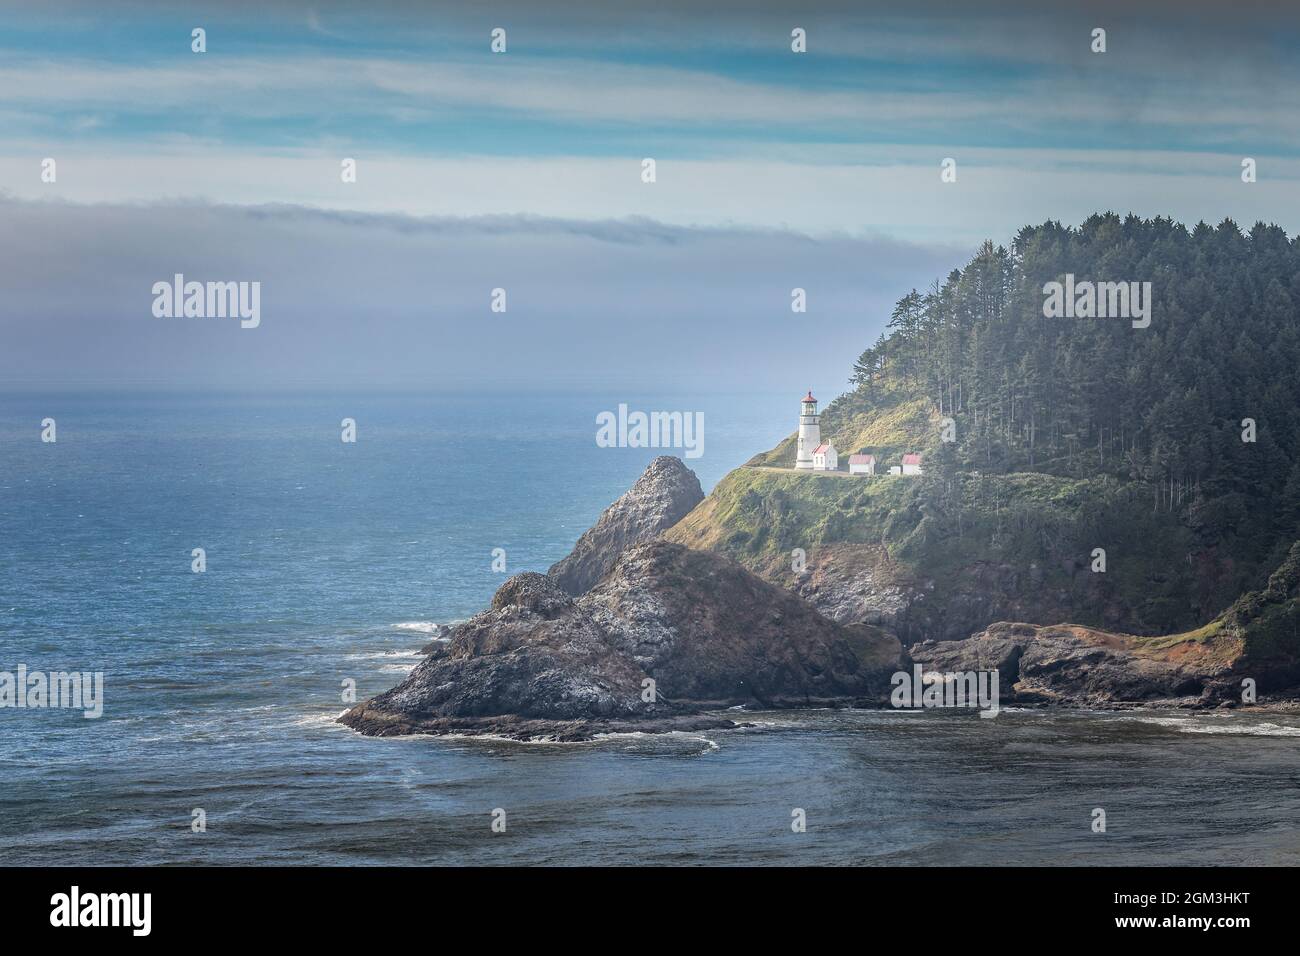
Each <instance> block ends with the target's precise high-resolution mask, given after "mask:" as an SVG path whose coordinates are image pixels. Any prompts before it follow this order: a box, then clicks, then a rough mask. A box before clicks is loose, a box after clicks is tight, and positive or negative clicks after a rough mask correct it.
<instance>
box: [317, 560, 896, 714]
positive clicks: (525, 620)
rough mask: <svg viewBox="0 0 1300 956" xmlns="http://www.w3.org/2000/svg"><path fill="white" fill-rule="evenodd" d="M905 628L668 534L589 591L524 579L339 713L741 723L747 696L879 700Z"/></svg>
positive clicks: (778, 701)
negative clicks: (403, 672)
mask: <svg viewBox="0 0 1300 956" xmlns="http://www.w3.org/2000/svg"><path fill="white" fill-rule="evenodd" d="M901 663H902V648H901V645H900V644H899V643H898V641H897V639H896V638H894V637H893V636H892V635H889V634H887V633H885V632H883V631H881V630H879V629H877V628H873V627H870V626H867V625H841V624H836V623H835V622H833V621H830V620H829V619H827V618H825V617H823V616H822V615H821V614H819V613H818V612H817V611H816V610H814V609H813V608H812V607H811V606H810V605H809V604H807V602H805V601H803V600H801V599H800V598H799V597H797V596H796V595H794V594H793V593H791V592H790V591H787V590H785V589H783V588H779V587H776V586H774V585H771V584H768V583H767V582H765V581H763V580H762V579H760V578H758V577H757V576H755V575H753V574H751V573H750V572H748V571H746V570H745V569H744V568H742V567H740V566H739V565H738V564H736V563H735V562H734V561H731V560H729V559H727V558H724V557H721V556H719V555H715V554H709V553H707V552H702V551H692V550H690V549H688V548H684V547H682V546H681V545H676V544H672V543H670V542H666V541H662V540H654V541H651V542H649V543H646V544H640V545H636V546H634V547H633V548H632V549H631V550H629V551H626V552H624V553H623V554H622V555H621V556H620V558H619V559H618V561H617V562H616V563H615V565H614V567H613V569H612V570H611V572H610V573H609V574H608V575H606V576H605V577H604V578H603V579H602V580H601V581H600V582H599V583H597V584H596V586H595V587H593V588H592V589H591V590H589V591H588V592H587V593H586V594H584V595H583V596H581V597H579V598H574V597H572V596H571V595H569V594H568V593H566V592H565V591H564V590H563V589H561V588H560V587H559V585H558V584H557V583H556V582H555V580H554V579H552V578H550V577H548V576H545V575H541V574H536V573H525V574H519V575H515V576H514V577H512V578H510V579H509V580H507V581H506V582H505V583H504V584H503V585H502V586H501V588H500V589H499V590H498V591H497V593H496V595H495V597H493V599H492V606H491V607H490V608H489V609H488V610H486V611H484V612H482V613H481V614H478V615H476V616H474V617H473V618H471V619H470V620H469V621H467V622H465V623H464V624H462V625H460V626H459V627H458V628H457V629H456V631H455V633H454V634H453V636H452V638H451V642H450V644H449V645H448V647H447V648H446V649H445V650H438V651H436V652H435V653H434V654H431V655H430V656H429V657H427V658H426V659H425V660H424V661H423V662H421V663H420V664H419V665H418V666H417V667H416V668H415V670H414V671H412V672H411V674H410V676H408V677H407V679H406V680H404V681H403V682H402V683H401V684H399V685H398V686H397V687H395V688H393V689H392V690H390V691H388V692H387V693H384V694H381V695H379V696H378V697H375V698H373V699H372V700H369V701H366V702H365V703H363V704H359V705H357V706H356V707H354V708H352V709H351V710H349V711H348V712H347V713H346V714H344V715H343V717H341V718H340V719H341V720H342V722H343V723H345V724H347V725H348V726H350V727H353V728H355V729H356V730H359V731H361V732H362V733H365V734H370V735H376V736H389V735H396V734H413V733H459V734H495V735H502V736H509V737H518V738H531V737H549V738H553V739H558V740H579V739H587V738H590V737H593V736H595V735H597V734H601V733H609V732H615V731H618V732H630V731H645V732H651V731H655V732H662V731H671V730H685V729H705V728H715V727H728V726H734V724H733V721H732V720H731V719H730V718H728V717H725V716H720V715H719V714H717V713H716V712H717V711H719V710H722V709H724V708H730V707H736V706H758V707H764V708H771V707H809V706H822V705H826V704H835V703H856V704H860V705H864V706H865V705H878V704H880V703H881V702H883V701H885V700H886V699H887V697H888V689H889V678H890V675H891V674H892V673H894V672H895V671H896V670H897V669H898V668H899V667H900V666H901Z"/></svg>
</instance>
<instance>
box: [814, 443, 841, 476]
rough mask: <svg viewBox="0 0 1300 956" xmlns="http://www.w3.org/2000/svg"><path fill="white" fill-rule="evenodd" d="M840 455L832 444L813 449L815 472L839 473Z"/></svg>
mask: <svg viewBox="0 0 1300 956" xmlns="http://www.w3.org/2000/svg"><path fill="white" fill-rule="evenodd" d="M839 467H840V455H839V452H837V451H836V450H835V446H834V445H832V444H831V443H830V442H827V443H826V444H824V445H818V446H817V447H816V448H814V449H813V471H838V470H839Z"/></svg>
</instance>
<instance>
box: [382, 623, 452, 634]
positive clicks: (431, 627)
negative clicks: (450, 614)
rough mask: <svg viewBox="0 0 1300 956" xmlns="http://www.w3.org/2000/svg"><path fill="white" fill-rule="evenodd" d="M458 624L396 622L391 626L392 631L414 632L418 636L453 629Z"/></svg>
mask: <svg viewBox="0 0 1300 956" xmlns="http://www.w3.org/2000/svg"><path fill="white" fill-rule="evenodd" d="M459 623H461V622H460V621H446V622H443V623H439V622H438V621H398V622H397V623H396V624H394V625H393V629H394V630H397V631H416V632H418V633H420V634H437V633H438V632H439V631H441V630H443V629H444V628H448V627H454V626H455V625H457V624H459Z"/></svg>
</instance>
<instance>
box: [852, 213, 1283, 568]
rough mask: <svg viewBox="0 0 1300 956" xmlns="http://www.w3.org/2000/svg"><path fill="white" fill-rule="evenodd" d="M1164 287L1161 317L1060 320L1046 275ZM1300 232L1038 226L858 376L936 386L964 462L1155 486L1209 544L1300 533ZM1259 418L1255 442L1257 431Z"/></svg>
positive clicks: (942, 461) (908, 313) (976, 467)
mask: <svg viewBox="0 0 1300 956" xmlns="http://www.w3.org/2000/svg"><path fill="white" fill-rule="evenodd" d="M1067 273H1071V274H1073V275H1074V276H1075V278H1076V280H1090V281H1137V282H1144V281H1145V282H1150V283H1151V284H1152V287H1151V288H1152V311H1151V324H1150V326H1149V327H1148V328H1133V327H1132V324H1131V322H1130V321H1128V320H1127V319H1124V318H1047V317H1044V314H1043V304H1044V297H1045V296H1044V291H1043V290H1044V285H1045V283H1048V282H1053V281H1061V280H1062V279H1063V277H1064V276H1065V274H1067ZM1297 303H1300V240H1293V239H1289V238H1288V237H1287V235H1286V233H1285V231H1284V230H1282V229H1280V228H1278V227H1277V226H1268V225H1264V224H1257V225H1256V226H1254V227H1253V228H1252V229H1251V230H1250V231H1249V232H1248V233H1245V234H1243V233H1242V232H1241V230H1240V229H1239V228H1238V227H1237V225H1236V224H1235V223H1233V222H1232V221H1230V220H1225V221H1224V222H1222V223H1221V224H1220V225H1219V226H1217V227H1211V226H1208V225H1206V224H1205V223H1200V224H1198V225H1197V226H1196V227H1195V228H1193V229H1190V230H1189V229H1188V228H1186V227H1185V226H1183V225H1181V224H1178V223H1175V222H1173V221H1172V220H1170V219H1164V218H1156V219H1151V220H1145V219H1141V218H1139V217H1136V216H1128V217H1127V218H1121V217H1119V216H1116V215H1114V214H1106V215H1096V216H1093V217H1091V218H1090V219H1088V220H1087V221H1086V222H1084V223H1083V224H1082V225H1081V226H1080V227H1078V228H1069V227H1065V226H1062V225H1061V224H1060V223H1057V222H1047V223H1044V224H1043V225H1041V226H1032V227H1026V228H1024V229H1022V230H1021V231H1020V233H1019V234H1018V235H1017V236H1016V238H1015V240H1014V242H1013V243H1012V244H1011V248H1010V249H1007V248H1004V247H1002V246H996V247H995V246H994V245H993V244H992V243H988V242H986V243H985V244H984V245H983V246H982V247H981V248H980V250H979V251H978V252H977V253H976V255H975V256H974V258H972V259H971V261H970V262H969V264H968V265H967V266H966V267H965V268H964V269H960V270H956V271H954V272H952V273H951V274H950V275H949V276H948V277H947V278H946V279H945V280H944V281H943V282H941V283H940V282H936V283H935V284H934V286H933V287H931V288H930V289H929V290H927V291H925V292H917V291H913V292H911V293H909V294H908V295H906V296H904V297H903V298H902V299H901V300H899V302H898V305H897V306H896V307H895V309H894V312H893V315H892V317H891V319H890V322H889V326H888V330H887V332H886V333H885V334H884V335H882V336H881V337H880V339H879V340H878V341H877V342H876V343H875V344H874V345H873V346H872V347H870V348H868V349H867V350H866V351H864V352H863V353H862V355H861V356H860V357H859V359H858V361H857V363H856V365H855V368H854V375H853V380H852V383H853V385H854V386H856V388H857V390H858V392H859V394H860V395H861V396H862V397H863V398H865V399H867V400H869V401H870V400H872V399H873V398H874V397H876V396H877V395H878V394H879V393H882V392H884V391H886V390H896V389H900V388H901V389H905V390H907V391H913V392H916V393H919V394H923V395H924V396H926V397H927V399H928V400H929V402H930V403H931V405H932V407H933V408H934V410H935V411H937V412H938V413H939V414H940V415H941V416H949V417H951V418H953V419H954V420H955V422H956V426H957V437H958V441H957V443H956V444H955V445H942V444H940V445H938V446H935V447H934V448H933V449H932V455H931V462H930V463H931V464H932V465H933V466H934V467H935V468H937V469H939V470H940V471H946V472H949V473H952V474H956V473H958V472H970V471H979V472H984V473H998V472H1012V471H1038V472H1046V473H1050V474H1056V475H1061V476H1067V477H1084V478H1091V477H1097V476H1102V475H1112V476H1115V477H1118V478H1122V479H1126V480H1128V481H1136V482H1141V483H1143V487H1145V488H1146V489H1147V493H1148V495H1149V500H1150V502H1151V507H1152V509H1153V510H1156V511H1162V512H1166V513H1178V514H1180V515H1181V516H1182V517H1183V518H1184V519H1185V520H1186V522H1187V523H1188V524H1189V525H1190V526H1191V527H1193V528H1194V529H1195V530H1197V531H1198V533H1200V534H1201V535H1202V536H1203V539H1204V540H1206V541H1207V543H1208V542H1217V541H1219V540H1220V539H1222V538H1224V537H1229V536H1233V535H1237V536H1242V535H1251V536H1254V537H1255V539H1256V540H1255V542H1254V546H1253V547H1251V548H1250V549H1248V550H1250V551H1253V552H1255V553H1256V555H1257V556H1258V557H1260V558H1263V557H1264V553H1263V552H1265V551H1267V550H1269V549H1270V548H1273V547H1274V546H1275V545H1276V544H1277V542H1278V541H1280V540H1281V539H1285V538H1288V537H1289V538H1290V539H1294V538H1296V537H1300V464H1298V461H1297V460H1298V458H1300V456H1297V451H1298V450H1300V422H1298V421H1297V414H1298V413H1300V309H1298V308H1297ZM1243 419H1252V420H1253V421H1254V422H1255V440H1254V441H1253V442H1246V441H1243V440H1242V432H1243V428H1244V427H1246V426H1243V424H1242V422H1243Z"/></svg>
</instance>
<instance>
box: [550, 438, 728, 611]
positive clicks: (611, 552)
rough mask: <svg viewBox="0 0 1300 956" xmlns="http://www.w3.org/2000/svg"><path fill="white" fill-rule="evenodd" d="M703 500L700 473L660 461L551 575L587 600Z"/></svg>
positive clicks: (674, 461)
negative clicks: (627, 555) (624, 557)
mask: <svg viewBox="0 0 1300 956" xmlns="http://www.w3.org/2000/svg"><path fill="white" fill-rule="evenodd" d="M703 500H704V491H703V489H702V488H700V480H699V479H698V478H697V477H695V472H693V471H691V470H690V469H689V468H687V467H686V465H685V464H683V463H682V460H681V459H680V458H674V457H672V456H671V455H660V456H659V457H658V458H656V459H655V460H654V461H652V462H650V464H649V465H648V466H647V467H646V470H645V471H644V472H642V474H641V477H640V478H638V479H637V480H636V484H634V485H633V486H632V487H631V488H629V489H628V490H627V491H626V492H625V493H624V494H623V495H622V497H620V498H619V499H618V500H617V501H615V502H614V503H613V504H612V505H610V506H609V507H608V508H606V509H605V511H604V512H603V513H602V514H601V516H600V518H599V519H597V521H596V523H595V524H594V525H592V526H591V527H590V528H588V529H587V530H586V531H585V532H584V533H583V535H582V537H580V538H579V539H578V542H577V544H575V545H574V546H573V551H572V552H570V553H569V555H568V557H566V558H563V559H561V560H560V561H557V562H556V563H555V564H554V565H552V566H551V569H550V571H549V572H547V573H548V574H549V575H550V576H551V577H552V578H554V579H555V581H556V583H557V584H559V586H560V587H561V588H562V589H563V590H564V591H566V592H567V593H569V594H571V595H573V596H574V597H577V596H579V595H582V594H585V593H586V592H587V591H589V590H591V588H592V586H593V585H594V584H595V583H596V582H597V581H599V580H600V579H601V578H602V577H604V576H605V575H606V574H608V573H609V570H610V568H612V567H613V566H614V563H615V562H616V561H617V560H618V557H619V555H621V554H622V553H623V552H624V551H626V550H627V549H628V548H630V547H632V546H633V545H637V544H641V543H643V542H645V541H649V540H651V539H652V538H654V537H656V536H658V535H659V534H660V533H661V532H663V531H666V530H667V529H668V528H671V527H672V526H673V525H675V524H676V523H677V522H678V521H680V520H681V519H682V518H684V517H685V516H686V515H687V514H688V513H689V512H690V511H691V509H692V508H694V507H695V506H696V505H698V504H699V503H700V502H701V501H703Z"/></svg>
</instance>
